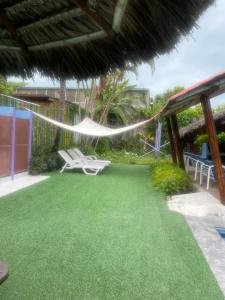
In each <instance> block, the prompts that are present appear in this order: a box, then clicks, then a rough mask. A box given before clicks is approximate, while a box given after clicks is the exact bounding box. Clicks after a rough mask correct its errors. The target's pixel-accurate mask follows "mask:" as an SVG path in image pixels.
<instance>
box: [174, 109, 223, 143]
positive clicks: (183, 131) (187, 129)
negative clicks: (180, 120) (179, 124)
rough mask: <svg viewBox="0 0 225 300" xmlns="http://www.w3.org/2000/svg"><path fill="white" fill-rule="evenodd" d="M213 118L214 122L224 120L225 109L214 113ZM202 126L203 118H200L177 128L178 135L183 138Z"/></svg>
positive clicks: (203, 123) (203, 124)
mask: <svg viewBox="0 0 225 300" xmlns="http://www.w3.org/2000/svg"><path fill="white" fill-rule="evenodd" d="M213 118H214V121H215V123H220V122H221V121H225V109H224V110H222V111H220V112H217V113H214V114H213ZM204 127H205V119H204V118H202V119H200V120H198V121H196V122H193V123H191V124H189V125H187V126H185V127H183V128H181V129H180V130H179V132H180V137H181V138H185V137H186V136H188V135H192V134H194V133H195V132H197V131H199V130H200V129H203V128H204Z"/></svg>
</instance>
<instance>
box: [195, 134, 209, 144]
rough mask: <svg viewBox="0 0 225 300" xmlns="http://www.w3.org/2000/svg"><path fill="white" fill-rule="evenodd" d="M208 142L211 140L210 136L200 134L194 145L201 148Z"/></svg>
mask: <svg viewBox="0 0 225 300" xmlns="http://www.w3.org/2000/svg"><path fill="white" fill-rule="evenodd" d="M208 140H209V138H208V134H200V135H197V137H196V139H195V140H194V144H195V145H198V146H201V145H202V144H204V143H208Z"/></svg>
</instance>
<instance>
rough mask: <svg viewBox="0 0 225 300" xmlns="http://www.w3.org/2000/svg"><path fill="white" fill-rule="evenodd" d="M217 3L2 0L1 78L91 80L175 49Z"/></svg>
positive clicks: (200, 0) (194, 0) (204, 0)
mask: <svg viewBox="0 0 225 300" xmlns="http://www.w3.org/2000/svg"><path fill="white" fill-rule="evenodd" d="M212 3H214V0H189V1H183V0H170V1H168V0H167V1H166V0H151V1H149V0H141V1H134V0H116V1H115V0H107V1H106V0H95V1H93V0H55V1H52V0H45V1H43V0H23V1H21V0H1V1H0V10H1V16H0V74H3V75H15V76H16V75H22V76H25V77H26V76H31V75H32V73H34V72H35V71H40V72H41V73H42V74H43V75H47V76H49V77H53V78H61V77H64V78H65V79H67V78H78V79H83V78H88V77H95V76H98V75H101V74H104V73H106V72H107V71H109V70H113V69H115V68H125V66H126V64H127V63H129V62H131V63H139V62H142V61H148V60H149V59H152V58H154V57H155V56H157V55H161V54H164V53H166V52H168V51H170V50H171V49H172V48H173V47H174V46H175V44H176V43H177V42H178V41H179V40H180V38H181V37H182V36H183V35H186V34H188V33H189V32H190V30H191V29H192V28H193V26H195V25H196V22H197V20H198V18H199V16H200V15H201V13H202V12H203V11H204V10H205V9H207V8H208V7H209V5H211V4H212Z"/></svg>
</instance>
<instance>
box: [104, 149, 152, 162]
mask: <svg viewBox="0 0 225 300" xmlns="http://www.w3.org/2000/svg"><path fill="white" fill-rule="evenodd" d="M101 157H102V158H104V159H108V160H111V161H112V162H114V163H122V164H137V165H149V164H150V163H151V162H152V161H154V160H155V156H139V155H138V154H137V153H133V152H126V151H108V152H106V153H104V154H103V155H102V156H101Z"/></svg>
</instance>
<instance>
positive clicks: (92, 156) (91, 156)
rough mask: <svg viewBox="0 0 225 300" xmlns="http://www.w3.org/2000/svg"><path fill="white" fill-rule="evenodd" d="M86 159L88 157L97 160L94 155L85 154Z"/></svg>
mask: <svg viewBox="0 0 225 300" xmlns="http://www.w3.org/2000/svg"><path fill="white" fill-rule="evenodd" d="M85 158H86V159H90V160H97V157H96V156H94V155H87V156H85Z"/></svg>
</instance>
